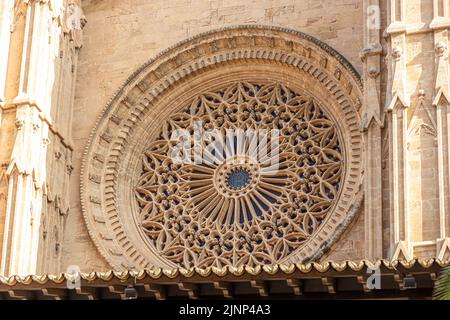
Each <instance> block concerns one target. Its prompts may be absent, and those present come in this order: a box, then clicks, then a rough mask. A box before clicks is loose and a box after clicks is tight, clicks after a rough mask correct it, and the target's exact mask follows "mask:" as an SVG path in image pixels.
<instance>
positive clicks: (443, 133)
mask: <svg viewBox="0 0 450 320" xmlns="http://www.w3.org/2000/svg"><path fill="white" fill-rule="evenodd" d="M448 5H449V4H448V1H444V0H434V1H433V13H434V14H433V16H434V19H433V21H432V22H431V24H430V28H431V29H432V30H433V36H434V46H435V68H434V78H435V86H434V97H433V106H434V107H435V108H436V122H437V144H438V161H439V164H438V180H439V181H438V183H439V224H440V226H439V227H440V228H439V230H440V237H439V239H437V240H436V246H437V247H436V252H437V258H439V259H441V260H444V259H446V258H448V257H450V228H449V225H450V224H449V220H450V214H449V205H450V204H449V200H450V199H449V197H450V163H449V161H450V146H449V142H450V108H449V59H448V57H449V50H448V45H449V41H448V37H449V32H448V30H449V28H450V18H449V7H448Z"/></svg>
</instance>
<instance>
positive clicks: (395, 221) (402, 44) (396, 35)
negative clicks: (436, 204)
mask: <svg viewBox="0 0 450 320" xmlns="http://www.w3.org/2000/svg"><path fill="white" fill-rule="evenodd" d="M388 5H389V7H388V28H387V30H386V31H385V37H386V38H387V42H388V46H389V54H388V56H387V63H388V80H387V81H388V90H387V93H386V98H387V103H386V109H385V111H386V112H387V122H388V130H389V172H390V215H391V225H392V229H393V232H391V235H392V236H391V247H392V248H393V254H392V258H393V259H398V258H403V259H406V260H411V259H412V257H413V249H412V245H411V241H410V230H409V229H410V224H409V220H410V219H409V199H408V157H407V156H408V152H407V131H408V111H407V109H408V107H409V105H410V100H409V94H408V88H407V84H408V81H407V72H406V23H405V22H404V9H405V2H404V1H403V0H400V1H399V0H390V1H389V3H388Z"/></svg>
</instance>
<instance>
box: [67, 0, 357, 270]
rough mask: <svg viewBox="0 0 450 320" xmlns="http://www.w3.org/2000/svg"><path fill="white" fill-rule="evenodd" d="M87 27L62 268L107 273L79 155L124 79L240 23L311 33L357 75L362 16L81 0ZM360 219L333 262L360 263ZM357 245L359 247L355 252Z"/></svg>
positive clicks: (345, 2) (183, 1)
mask: <svg viewBox="0 0 450 320" xmlns="http://www.w3.org/2000/svg"><path fill="white" fill-rule="evenodd" d="M83 9H84V13H85V16H86V18H87V20H88V23H87V25H86V27H85V29H84V47H83V49H82V51H81V55H80V60H79V67H78V82H77V87H76V96H75V104H74V115H73V135H72V136H73V141H74V146H75V150H74V153H73V166H74V173H73V178H72V180H71V188H72V190H73V191H72V194H71V196H72V197H71V213H70V216H69V218H68V221H67V231H66V234H65V243H64V258H63V268H64V267H65V266H67V265H74V264H75V265H80V266H82V269H83V270H92V269H94V268H96V269H102V268H108V266H107V264H106V262H105V261H104V260H103V259H102V258H101V257H100V255H99V254H98V253H97V251H96V250H95V248H94V246H93V245H92V243H91V241H90V238H89V235H88V233H87V230H86V228H85V226H84V221H83V217H82V213H81V208H80V201H79V176H80V165H81V158H82V153H83V150H84V148H85V144H86V141H87V138H88V136H89V133H90V131H91V130H92V128H93V126H94V123H95V120H96V118H97V117H98V116H99V114H100V112H101V110H102V109H103V108H104V107H105V105H106V104H107V102H108V100H109V99H110V98H111V97H112V95H113V94H114V92H115V91H116V90H118V89H119V87H120V85H121V84H122V83H123V82H124V81H125V80H126V79H127V77H128V76H129V75H130V74H131V73H132V72H133V71H134V70H135V69H136V68H138V67H139V66H140V65H141V64H143V63H144V62H145V61H147V60H148V59H150V58H151V57H153V56H155V55H156V54H158V53H159V52H160V51H162V50H164V49H165V48H167V47H169V46H172V45H174V44H176V43H177V42H179V41H182V40H184V39H186V38H189V37H191V36H194V35H196V34H199V33H201V32H205V31H208V30H212V29H217V28H220V27H224V26H231V25H239V24H264V25H276V26H282V27H287V28H292V29H295V30H299V31H302V32H305V33H308V34H310V35H313V36H316V37H317V38H319V39H320V40H322V41H324V42H326V43H327V44H329V45H330V46H332V47H333V48H335V49H336V50H337V51H339V52H340V53H341V54H343V55H344V56H345V57H346V58H347V59H348V60H349V61H350V62H351V63H352V64H353V65H354V66H355V67H356V69H357V70H358V71H359V72H361V71H362V63H361V61H360V59H359V56H358V55H359V52H360V50H361V49H362V46H363V44H362V38H363V29H362V24H363V15H362V1H360V0H277V1H273V0H262V1H261V0H260V1H256V0H252V1H241V0H239V1H238V0H227V1H225V0H223V1H222V0H216V1H208V0H169V1H167V0H108V1H106V0H85V1H83ZM362 220H363V219H358V221H357V222H355V224H354V225H355V227H354V228H352V229H354V232H352V233H349V232H347V233H346V235H345V239H343V241H342V243H338V244H337V245H336V249H335V250H336V253H335V255H333V254H332V255H331V258H333V259H334V258H336V259H357V258H362V257H361V256H360V254H361V252H362V250H361V247H362V246H363V241H362V240H361V239H363V238H364V235H363V229H364V228H363V224H362V223H363V222H362ZM357 247H359V249H358V250H356V248H357Z"/></svg>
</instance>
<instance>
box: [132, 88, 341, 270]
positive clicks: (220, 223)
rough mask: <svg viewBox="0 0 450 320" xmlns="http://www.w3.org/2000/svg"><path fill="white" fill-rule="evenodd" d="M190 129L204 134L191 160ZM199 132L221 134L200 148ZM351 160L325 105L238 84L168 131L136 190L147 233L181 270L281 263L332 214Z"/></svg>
mask: <svg viewBox="0 0 450 320" xmlns="http://www.w3.org/2000/svg"><path fill="white" fill-rule="evenodd" d="M199 124H200V125H199ZM180 129H182V130H186V132H189V133H190V134H192V133H195V134H194V135H193V137H192V138H191V139H190V141H188V142H187V144H186V141H184V142H183V143H184V146H189V148H188V151H187V152H186V151H184V153H183V152H181V153H180V150H179V149H177V148H178V147H179V141H174V140H171V138H173V134H174V132H175V131H177V130H180ZM213 129H215V130H216V131H212V130H213ZM199 130H200V131H201V132H215V133H214V134H209V135H203V137H204V138H203V139H201V140H200V145H199V144H198V143H199V142H198V141H199V140H198V138H197V140H196V138H195V137H196V133H198V132H199ZM261 133H262V134H261ZM198 150H202V157H201V161H199V158H198V152H197V151H198ZM260 150H264V151H265V152H262V153H261V152H260ZM194 151H195V152H194ZM174 155H176V156H180V155H182V159H183V161H182V162H180V161H179V160H178V161H176V160H175V159H176V157H175V158H174ZM343 160H344V157H343V154H342V149H341V144H340V141H339V135H338V132H337V127H336V125H335V124H334V123H333V121H332V120H331V119H330V118H329V117H328V116H327V114H326V113H325V110H324V109H323V108H322V107H321V106H320V105H319V104H318V102H317V101H315V99H313V98H312V97H310V96H308V95H306V94H304V93H297V92H294V91H293V90H291V89H290V88H288V87H286V86H283V85H281V84H278V83H272V84H261V83H249V82H237V83H234V84H232V85H230V86H227V87H224V88H222V89H221V90H216V91H213V92H206V93H204V94H202V95H200V96H198V97H196V98H195V99H194V100H193V101H191V103H190V104H189V105H188V106H186V107H185V108H184V109H182V110H180V111H179V113H177V114H175V115H173V116H171V117H170V118H169V119H168V120H167V121H166V123H165V124H164V125H163V128H162V130H161V133H160V135H159V137H158V139H157V141H155V142H153V143H152V144H151V145H150V146H149V148H148V149H147V151H146V152H145V155H144V161H143V170H142V174H141V176H140V178H139V181H138V183H137V187H136V189H135V190H136V192H135V196H136V199H137V201H138V205H139V208H140V211H139V221H140V225H141V227H142V229H143V231H144V232H145V234H146V235H147V236H148V238H149V239H150V241H151V243H152V245H153V246H154V247H155V249H156V250H157V251H158V252H159V254H160V255H161V256H163V257H164V258H166V259H168V260H169V261H171V262H173V263H175V264H177V265H179V266H181V267H185V268H190V267H194V266H195V267H208V266H217V267H221V266H224V265H233V266H238V265H243V264H246V265H260V264H276V263H279V262H280V261H281V260H283V259H285V258H286V257H288V256H289V255H291V254H292V253H294V252H295V251H296V250H298V249H300V248H302V246H304V244H305V243H306V242H307V241H308V240H309V239H311V238H312V237H313V236H314V235H315V233H316V232H317V230H318V229H319V227H320V226H321V224H322V222H323V221H325V220H326V219H327V217H328V216H329V215H330V213H331V211H332V210H333V208H334V206H335V204H336V202H337V200H338V198H339V193H340V187H341V183H342V179H343V170H344V164H343Z"/></svg>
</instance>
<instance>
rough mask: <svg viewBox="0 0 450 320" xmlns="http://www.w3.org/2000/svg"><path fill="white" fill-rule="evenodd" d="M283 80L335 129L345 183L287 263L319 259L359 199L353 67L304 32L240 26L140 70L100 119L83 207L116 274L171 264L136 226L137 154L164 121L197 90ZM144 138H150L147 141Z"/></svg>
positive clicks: (89, 150)
mask: <svg viewBox="0 0 450 320" xmlns="http://www.w3.org/2000/svg"><path fill="white" fill-rule="evenodd" d="M242 80H244V81H247V80H251V81H264V82H280V83H286V84H288V86H289V87H291V88H292V89H294V90H298V91H300V92H305V93H306V94H308V95H310V96H312V97H314V98H315V99H317V100H318V101H319V103H320V104H321V105H322V106H325V107H326V109H327V110H326V111H327V113H328V114H329V115H331V117H332V118H333V119H334V121H335V123H337V124H338V125H339V130H338V131H339V133H340V135H341V137H340V138H341V141H342V142H343V144H344V150H343V154H344V157H345V178H344V181H343V182H344V183H343V186H342V187H341V194H340V197H339V201H338V203H337V205H336V206H335V209H334V210H333V212H332V213H331V214H330V216H329V218H328V219H327V221H326V222H324V223H323V224H322V225H321V227H320V230H319V231H318V232H317V233H316V234H315V236H314V237H313V238H312V239H311V240H310V241H309V242H308V244H307V245H305V246H304V247H303V248H302V250H300V251H298V252H296V254H295V255H291V256H289V257H288V258H289V259H287V260H285V261H283V263H286V264H289V263H297V262H305V261H310V260H316V259H318V258H319V257H320V256H321V255H322V254H323V253H324V252H325V251H326V250H327V249H328V248H329V247H330V246H331V245H332V244H333V243H334V242H335V241H336V240H337V239H338V238H339V236H340V235H341V233H342V232H343V231H344V230H345V228H346V226H347V225H348V224H349V223H350V222H351V221H352V220H353V217H354V215H355V214H356V212H357V211H358V209H359V206H360V204H361V201H362V179H363V167H362V152H363V137H362V134H361V131H360V127H359V124H360V108H361V99H362V98H361V97H362V83H361V80H360V77H359V75H358V73H357V72H356V71H355V69H354V68H353V67H352V66H351V65H350V63H349V62H348V61H347V60H346V59H345V58H343V57H342V56H341V55H340V54H338V53H337V52H336V51H335V50H333V49H331V48H330V47H329V46H328V45H326V44H324V43H323V42H320V41H319V40H317V39H315V38H313V37H311V36H308V35H306V34H303V33H300V32H297V31H293V30H289V29H284V28H278V27H267V26H236V27H230V28H223V29H220V30H215V31H211V32H207V33H204V34H200V35H198V36H196V37H193V38H190V39H187V40H185V41H183V42H181V43H179V44H177V45H175V46H174V47H171V48H169V49H167V50H165V51H164V52H162V53H161V54H159V55H158V56H157V57H156V58H154V59H152V60H150V61H149V62H147V63H146V64H144V65H143V66H142V67H141V68H139V69H138V70H136V72H134V73H133V75H132V76H130V78H128V79H127V81H126V82H125V84H124V85H123V86H122V87H121V88H120V90H119V91H118V92H117V93H116V94H115V95H114V98H113V99H112V100H111V101H110V102H109V103H108V104H107V106H106V107H105V108H104V110H103V111H102V114H101V116H100V117H99V118H98V120H97V122H96V124H95V127H94V129H93V131H92V133H91V135H90V137H89V141H88V144H87V146H86V150H85V153H84V155H83V162H82V170H81V185H80V192H81V204H82V211H83V215H84V219H85V222H86V225H87V228H88V231H89V234H90V236H91V238H92V240H93V242H94V243H95V245H96V247H97V248H98V250H99V252H100V253H101V254H102V255H103V256H104V257H105V259H106V260H107V261H108V262H109V263H110V264H111V266H112V267H113V268H115V269H117V270H122V269H143V268H153V267H171V268H173V267H174V265H173V264H171V263H170V262H168V261H166V260H165V259H162V258H161V257H159V256H158V253H157V252H156V251H155V250H154V249H152V246H151V245H150V242H149V240H148V237H146V235H145V234H144V233H143V232H142V230H141V228H139V227H138V221H137V219H136V216H137V214H135V213H136V212H137V210H138V208H137V204H136V201H135V196H134V187H135V186H136V178H137V175H138V174H139V173H140V171H141V164H142V162H141V161H142V154H143V151H144V150H145V148H146V147H147V146H148V142H149V141H151V139H152V137H154V136H155V135H158V134H159V131H160V128H161V121H163V120H164V117H167V116H168V115H169V114H171V113H173V111H174V110H178V109H180V108H182V107H183V106H185V105H186V102H188V101H189V100H190V99H192V97H193V96H195V95H198V94H200V93H202V91H204V90H207V91H210V90H214V88H219V87H222V86H223V85H224V84H226V83H232V82H236V81H242ZM149 139H150V140H149Z"/></svg>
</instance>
